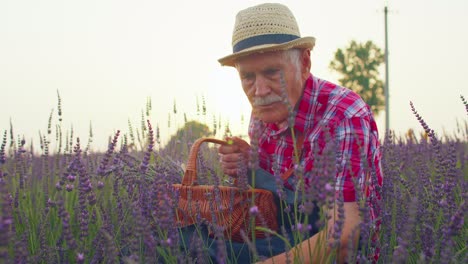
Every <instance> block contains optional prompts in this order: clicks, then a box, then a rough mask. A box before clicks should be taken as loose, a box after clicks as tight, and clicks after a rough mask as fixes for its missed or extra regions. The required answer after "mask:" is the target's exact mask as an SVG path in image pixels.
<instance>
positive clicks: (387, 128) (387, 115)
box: [384, 4, 390, 135]
mask: <svg viewBox="0 0 468 264" xmlns="http://www.w3.org/2000/svg"><path fill="white" fill-rule="evenodd" d="M384 14H385V90H384V93H385V132H386V134H387V135H388V133H389V132H390V110H389V108H390V107H389V106H390V99H389V93H388V90H389V86H388V83H389V82H388V25H387V14H388V8H387V4H385V8H384Z"/></svg>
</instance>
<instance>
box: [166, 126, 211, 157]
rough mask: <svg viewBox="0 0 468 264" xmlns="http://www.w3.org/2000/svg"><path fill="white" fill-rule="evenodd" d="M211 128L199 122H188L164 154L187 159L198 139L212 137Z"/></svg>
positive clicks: (168, 144) (176, 134)
mask: <svg viewBox="0 0 468 264" xmlns="http://www.w3.org/2000/svg"><path fill="white" fill-rule="evenodd" d="M212 135H213V133H212V132H211V131H210V128H209V127H208V126H207V125H205V124H202V123H200V122H198V121H188V122H187V123H185V125H184V126H183V127H182V128H179V129H178V130H177V132H176V133H175V135H173V136H172V137H171V138H170V140H169V142H168V143H167V144H166V146H165V147H164V151H163V153H165V154H167V155H169V156H172V157H176V156H178V157H182V158H183V159H186V157H187V156H188V153H189V151H190V147H191V144H192V143H193V142H195V140H197V139H198V138H201V137H207V136H212Z"/></svg>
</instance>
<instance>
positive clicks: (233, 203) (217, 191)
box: [173, 137, 278, 242]
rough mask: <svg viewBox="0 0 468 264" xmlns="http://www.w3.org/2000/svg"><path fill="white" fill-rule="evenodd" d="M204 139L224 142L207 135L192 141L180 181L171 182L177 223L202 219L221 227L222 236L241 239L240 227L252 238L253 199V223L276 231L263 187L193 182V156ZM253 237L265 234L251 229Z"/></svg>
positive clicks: (273, 210) (269, 198)
mask: <svg viewBox="0 0 468 264" xmlns="http://www.w3.org/2000/svg"><path fill="white" fill-rule="evenodd" d="M204 142H210V143H216V144H227V142H226V141H223V140H219V139H215V138H209V137H208V138H199V139H198V140H197V141H195V143H194V144H193V146H192V148H191V150H190V153H189V159H188V162H187V167H186V170H185V174H184V177H183V179H182V183H181V184H173V188H174V191H176V192H178V195H179V200H178V207H177V211H176V222H177V224H178V225H179V226H182V227H183V226H187V225H191V224H194V223H196V222H197V219H200V218H202V219H206V220H207V221H208V222H210V223H212V224H213V225H214V226H221V227H222V228H223V230H224V235H225V237H226V238H230V239H232V240H233V241H240V242H243V241H244V239H243V238H242V236H241V230H244V232H245V234H246V235H247V236H248V237H250V238H252V231H251V223H250V222H251V214H250V208H251V207H252V202H251V201H252V198H253V199H254V201H255V202H254V203H255V205H256V206H257V208H258V214H256V216H255V226H261V227H267V228H269V229H271V230H273V231H277V230H278V222H277V213H278V209H277V207H276V205H275V202H274V196H273V193H272V192H270V191H268V190H263V189H252V188H249V189H241V188H238V187H232V186H222V185H219V186H213V185H198V184H197V156H198V152H199V149H200V146H201V144H202V143H204ZM255 237H256V238H264V237H265V233H264V232H261V231H258V230H255Z"/></svg>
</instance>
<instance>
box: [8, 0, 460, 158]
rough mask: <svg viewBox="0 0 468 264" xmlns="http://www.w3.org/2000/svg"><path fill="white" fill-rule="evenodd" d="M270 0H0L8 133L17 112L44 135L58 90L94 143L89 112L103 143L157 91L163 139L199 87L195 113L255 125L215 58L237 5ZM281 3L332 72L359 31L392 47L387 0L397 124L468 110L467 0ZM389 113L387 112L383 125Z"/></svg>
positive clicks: (440, 121)
mask: <svg viewBox="0 0 468 264" xmlns="http://www.w3.org/2000/svg"><path fill="white" fill-rule="evenodd" d="M262 2H264V1H247V0H235V1H233V0H231V1H222V0H197V1H193V0H182V1H180V0H179V1H177V0H174V1H156V0H153V1H150V0H147V1H141V0H132V1H129V0H128V1H123V0H80V1H66V0H41V1H37V0H0V98H1V101H0V104H1V110H0V129H1V131H0V132H1V135H3V131H4V130H9V127H10V119H11V122H12V123H13V128H14V132H15V134H16V135H17V136H18V135H19V136H24V137H25V138H26V140H27V141H28V142H29V141H30V139H33V141H34V142H35V144H37V143H38V142H39V136H38V135H39V131H41V132H42V133H43V134H44V133H46V131H47V123H48V119H49V114H50V112H51V110H52V109H55V114H54V124H55V123H57V115H56V113H57V90H58V91H59V93H60V96H61V99H62V104H63V107H62V108H63V126H64V128H63V130H64V132H65V131H66V130H70V127H71V126H73V129H74V132H75V135H76V136H79V137H80V139H81V140H82V142H84V143H86V142H87V141H88V133H89V132H88V131H89V125H90V123H91V124H92V129H93V133H94V138H93V141H94V142H93V148H94V149H105V148H106V146H107V138H108V137H109V136H111V135H113V133H114V131H115V130H117V129H120V130H121V131H122V132H123V133H128V120H130V121H131V122H132V124H133V125H134V126H135V127H138V126H139V125H140V122H141V113H142V111H143V110H144V109H145V106H146V101H147V98H148V97H150V98H151V100H152V107H153V109H152V111H151V116H150V120H151V122H152V123H153V126H159V127H160V128H161V135H162V137H163V140H167V138H168V137H169V136H170V135H171V134H172V133H173V132H174V131H175V129H176V126H177V125H181V124H182V123H183V113H186V115H187V118H188V119H197V115H196V102H197V98H198V100H199V103H200V104H201V99H202V98H204V99H205V100H206V106H207V113H208V115H207V116H206V117H205V118H203V117H198V119H197V120H199V121H205V119H206V122H207V123H208V124H209V126H210V127H211V124H212V119H213V116H216V118H217V119H218V118H219V117H221V119H222V120H223V122H227V120H229V124H230V126H231V129H232V130H233V133H234V134H238V135H240V134H244V135H245V132H246V128H247V121H248V116H249V112H250V106H249V104H248V101H247V99H246V98H245V96H244V94H243V92H242V89H241V87H240V83H239V81H238V76H237V73H236V71H235V69H233V68H230V67H221V66H220V65H219V64H218V62H217V59H218V58H220V57H223V56H225V55H228V54H230V53H231V34H232V29H233V26H234V19H235V15H236V13H237V12H238V11H239V10H241V9H244V8H246V7H249V6H251V5H254V4H258V3H262ZM277 2H281V3H285V4H286V5H288V6H289V8H290V9H291V10H292V12H293V13H294V14H295V16H296V19H297V21H298V24H299V27H300V30H301V34H302V35H303V36H314V37H315V38H316V39H317V40H316V46H315V48H314V50H313V52H312V69H311V72H312V73H313V74H315V75H317V76H319V77H321V78H325V79H328V80H330V81H336V79H337V75H336V74H334V73H333V72H331V71H330V69H329V68H328V65H329V63H330V61H331V60H332V59H333V55H334V52H335V51H336V49H338V48H345V47H346V46H347V45H348V44H349V42H350V41H351V40H356V41H359V42H365V41H367V40H371V41H373V42H374V43H376V44H377V45H378V46H380V47H381V48H382V50H383V49H384V47H385V46H384V45H385V39H384V13H383V8H384V5H385V3H388V8H389V10H390V13H389V16H388V29H389V31H388V38H389V39H388V43H389V51H390V53H389V54H390V55H389V73H390V75H389V83H390V90H389V91H390V128H391V129H392V130H394V131H395V132H396V133H404V132H406V131H407V130H408V129H409V128H412V129H415V130H416V131H420V130H421V128H420V125H419V123H418V122H417V120H416V118H415V117H414V116H413V114H412V113H411V109H410V106H409V102H410V101H413V103H414V104H415V106H416V108H417V110H418V111H419V113H420V114H421V115H422V116H423V117H424V119H425V120H426V122H427V123H428V124H429V126H431V127H432V128H433V129H435V130H436V132H438V133H439V134H443V131H444V130H445V131H447V132H448V133H453V132H454V131H455V130H456V127H457V122H458V123H465V122H466V121H467V113H466V111H465V109H464V106H463V104H462V102H461V100H460V95H463V96H465V98H467V99H468V84H467V83H466V78H467V77H468V67H467V66H466V65H465V64H466V62H467V61H468V52H467V47H468V28H467V26H468V16H467V14H468V1H467V0H393V1H383V0H326V1H325V0H322V1H318V0H309V1H304V0H300V1H299V0H298V1H277ZM383 69H384V68H383V67H382V71H381V76H382V79H384V77H385V76H384V71H383ZM174 101H175V102H176V105H177V109H178V113H177V115H176V116H175V117H174V115H173V114H171V113H172V109H173V104H174ZM169 115H172V117H171V119H172V122H171V127H170V128H169V127H168V116H169ZM241 115H243V116H244V118H245V119H246V120H245V121H244V122H243V123H242V122H241V119H240V117H241ZM174 119H177V121H176V122H175V121H174ZM384 119H385V113H383V112H382V113H381V114H380V115H379V116H378V117H377V121H378V126H379V130H380V133H381V134H382V135H383V133H384V131H385V122H384ZM218 135H219V136H220V134H218ZM51 139H52V141H54V140H55V135H52V137H51ZM84 143H83V144H84Z"/></svg>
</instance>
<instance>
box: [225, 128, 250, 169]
mask: <svg viewBox="0 0 468 264" xmlns="http://www.w3.org/2000/svg"><path fill="white" fill-rule="evenodd" d="M226 141H227V142H228V144H227V145H221V146H220V147H219V148H218V153H219V156H220V159H219V161H220V162H221V167H222V168H223V172H224V173H225V174H227V175H229V176H231V177H236V176H237V171H238V169H239V168H241V166H247V165H248V164H247V162H248V161H249V150H250V145H249V143H247V142H246V141H245V140H243V139H241V138H239V137H228V138H226Z"/></svg>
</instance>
